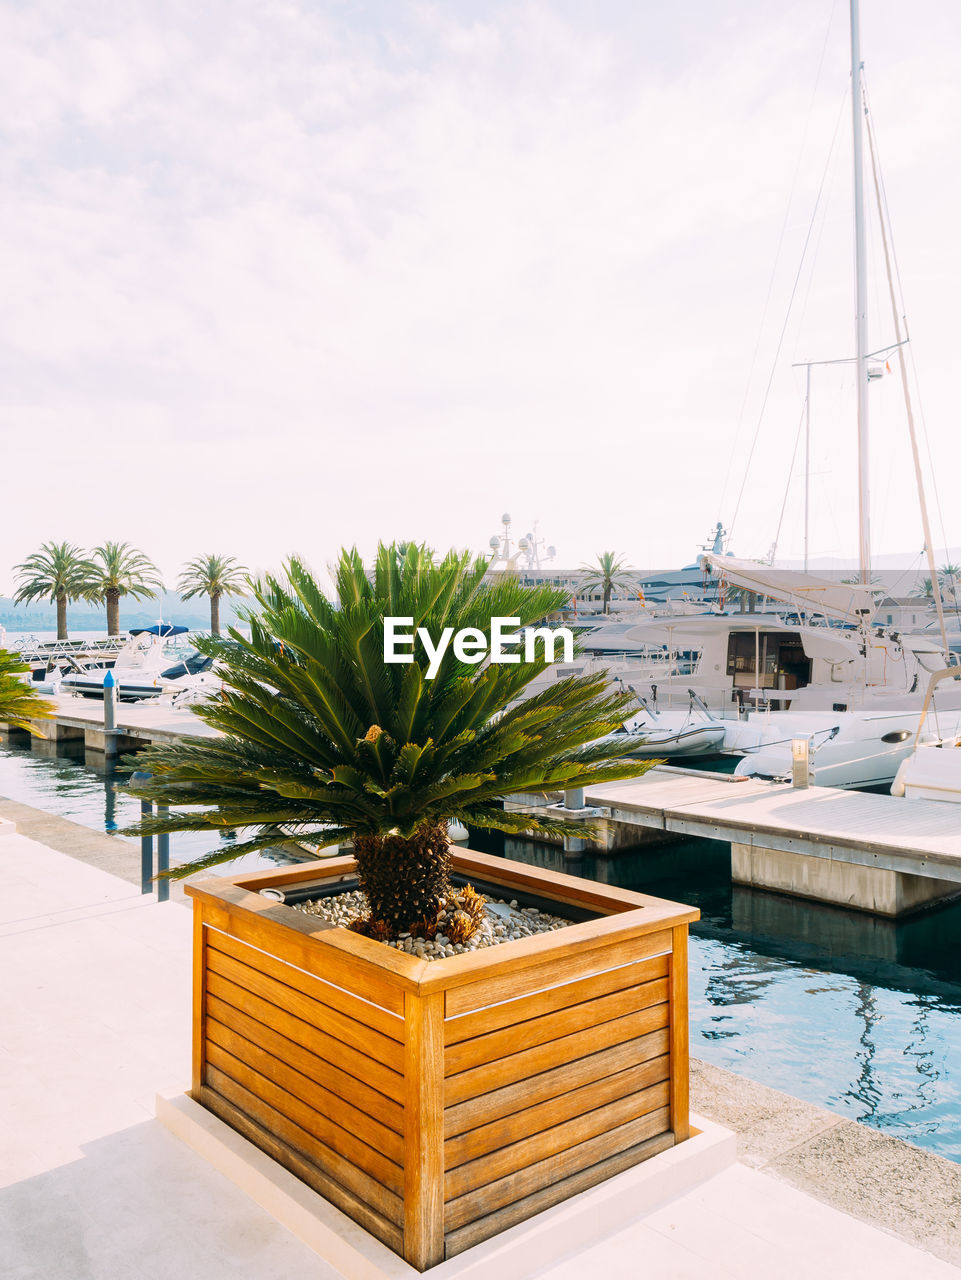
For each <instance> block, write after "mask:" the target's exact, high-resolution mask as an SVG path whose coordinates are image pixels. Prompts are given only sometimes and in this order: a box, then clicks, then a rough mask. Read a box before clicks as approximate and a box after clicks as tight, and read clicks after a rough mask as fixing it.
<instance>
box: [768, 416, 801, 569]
mask: <svg viewBox="0 0 961 1280" xmlns="http://www.w3.org/2000/svg"><path fill="white" fill-rule="evenodd" d="M806 410H807V396H805V397H804V404H803V405H802V406H801V417H800V420H799V421H798V424H797V435H796V436H795V437H794V452H793V453H792V454H791V465H790V467H789V468H788V473H787V484H786V485H785V486H784V501H783V502H782V503H781V515H780V517H779V519H778V522H777V533H775V535H774V545H773V546H772V547H771V564H773V563H774V559H775V557H776V556H777V546H778V543H779V542H780V541H781V526H782V525H783V524H784V513H785V511H786V510H787V500H788V494H789V493H790V492H791V481H792V480H793V479H794V464H795V462H796V461H797V451H798V449H799V447H800V444H801V432H802V431H803V430H804V415H805V412H806Z"/></svg>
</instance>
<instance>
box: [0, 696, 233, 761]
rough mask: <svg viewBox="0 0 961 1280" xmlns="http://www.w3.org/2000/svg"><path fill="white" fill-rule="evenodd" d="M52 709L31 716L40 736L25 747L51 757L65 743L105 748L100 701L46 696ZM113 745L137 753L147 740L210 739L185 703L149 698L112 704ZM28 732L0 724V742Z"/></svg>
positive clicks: (212, 731)
mask: <svg viewBox="0 0 961 1280" xmlns="http://www.w3.org/2000/svg"><path fill="white" fill-rule="evenodd" d="M49 701H50V702H52V703H53V704H54V706H55V707H56V708H57V712H56V715H55V716H54V717H53V718H52V719H50V720H35V721H34V722H33V723H34V727H35V728H36V729H38V730H39V732H40V733H41V734H42V735H43V737H32V738H31V746H32V747H33V749H34V751H37V752H39V753H41V754H47V755H54V754H56V752H57V751H58V750H59V748H60V747H61V746H62V745H63V744H65V743H77V744H80V743H83V745H84V748H85V749H86V751H88V752H90V753H92V754H94V755H97V754H99V755H100V756H103V755H104V754H105V753H106V752H107V749H108V744H107V738H106V734H105V731H104V723H103V702H102V701H100V700H99V699H97V698H81V697H75V696H74V695H72V694H59V695H58V696H56V697H51V698H49ZM116 729H117V732H116V735H115V738H114V747H115V749H116V751H117V752H118V753H122V752H124V751H138V750H139V749H140V748H142V747H145V746H148V745H149V744H150V743H153V742H176V741H178V740H179V739H180V738H183V737H188V736H192V737H199V738H206V737H216V734H217V730H216V729H211V728H209V727H208V726H207V725H205V724H204V722H203V721H202V720H201V719H200V717H199V716H196V715H194V713H193V712H192V711H191V710H190V708H189V707H183V708H180V707H171V706H158V705H156V704H155V703H150V702H134V703H127V702H121V703H118V705H117V709H116ZM29 736H30V735H29V734H27V732H26V731H25V730H22V729H19V730H18V729H11V728H9V727H8V726H7V725H2V724H0V741H3V740H4V739H8V740H9V739H10V738H11V737H17V738H20V739H26V738H27V737H29Z"/></svg>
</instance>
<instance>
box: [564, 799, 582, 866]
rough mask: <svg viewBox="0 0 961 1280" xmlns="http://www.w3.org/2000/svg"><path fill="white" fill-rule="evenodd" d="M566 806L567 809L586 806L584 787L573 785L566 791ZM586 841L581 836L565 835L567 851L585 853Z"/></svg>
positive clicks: (565, 850) (565, 849) (565, 848)
mask: <svg viewBox="0 0 961 1280" xmlns="http://www.w3.org/2000/svg"><path fill="white" fill-rule="evenodd" d="M564 808H565V809H583V808H584V788H583V787H572V788H571V789H570V790H569V791H565V792H564ZM585 843H586V842H585V841H584V840H582V839H581V838H580V836H565V837H564V852H565V853H583V852H584V847H585Z"/></svg>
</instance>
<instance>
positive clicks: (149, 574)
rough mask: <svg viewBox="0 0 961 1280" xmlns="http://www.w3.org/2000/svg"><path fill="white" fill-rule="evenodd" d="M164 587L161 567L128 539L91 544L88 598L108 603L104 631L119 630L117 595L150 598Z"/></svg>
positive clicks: (116, 633)
mask: <svg viewBox="0 0 961 1280" xmlns="http://www.w3.org/2000/svg"><path fill="white" fill-rule="evenodd" d="M162 590H163V582H162V581H161V578H160V570H159V569H158V568H157V566H156V565H155V564H154V562H153V561H152V560H150V559H148V557H147V556H145V555H144V554H143V552H142V551H138V550H137V549H136V547H132V546H131V545H130V543H129V542H105V543H104V544H103V546H102V547H94V549H93V556H92V557H91V572H90V578H89V581H88V584H87V592H86V595H87V599H88V600H103V601H105V602H106V605H107V634H108V635H110V636H118V635H119V634H120V598H121V596H132V597H133V599H134V600H152V599H154V597H155V596H156V595H157V592H158V591H162Z"/></svg>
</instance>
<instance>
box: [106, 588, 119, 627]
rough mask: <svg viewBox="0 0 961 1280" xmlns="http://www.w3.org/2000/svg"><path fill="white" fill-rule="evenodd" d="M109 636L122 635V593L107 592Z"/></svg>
mask: <svg viewBox="0 0 961 1280" xmlns="http://www.w3.org/2000/svg"><path fill="white" fill-rule="evenodd" d="M107 635H108V636H119V635H120V592H119V591H116V590H110V591H108V592H107Z"/></svg>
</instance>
